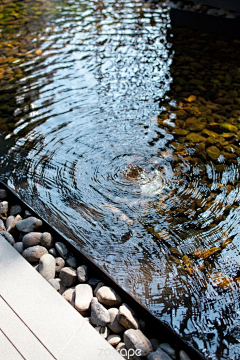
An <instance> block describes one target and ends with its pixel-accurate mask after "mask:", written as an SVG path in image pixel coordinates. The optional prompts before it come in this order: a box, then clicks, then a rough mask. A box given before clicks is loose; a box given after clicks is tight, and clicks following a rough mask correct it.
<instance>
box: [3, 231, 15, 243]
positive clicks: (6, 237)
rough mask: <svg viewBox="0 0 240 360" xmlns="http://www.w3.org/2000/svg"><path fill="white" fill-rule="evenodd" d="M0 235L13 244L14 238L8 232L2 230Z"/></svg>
mask: <svg viewBox="0 0 240 360" xmlns="http://www.w3.org/2000/svg"><path fill="white" fill-rule="evenodd" d="M0 235H1V236H2V237H3V238H4V239H5V240H7V241H8V242H9V244H11V245H14V244H15V240H14V238H13V236H12V235H11V234H10V233H9V232H7V231H4V230H2V231H0Z"/></svg>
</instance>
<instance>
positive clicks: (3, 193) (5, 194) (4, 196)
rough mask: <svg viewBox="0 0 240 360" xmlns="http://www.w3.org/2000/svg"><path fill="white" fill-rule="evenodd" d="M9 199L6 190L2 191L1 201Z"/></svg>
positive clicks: (0, 194)
mask: <svg viewBox="0 0 240 360" xmlns="http://www.w3.org/2000/svg"><path fill="white" fill-rule="evenodd" d="M6 197H7V192H6V190H5V189H0V200H4V199H6Z"/></svg>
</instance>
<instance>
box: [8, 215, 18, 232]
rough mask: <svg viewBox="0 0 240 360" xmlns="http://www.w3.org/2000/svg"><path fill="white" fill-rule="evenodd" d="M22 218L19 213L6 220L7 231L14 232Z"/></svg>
mask: <svg viewBox="0 0 240 360" xmlns="http://www.w3.org/2000/svg"><path fill="white" fill-rule="evenodd" d="M20 220H22V217H21V215H17V216H16V217H15V216H13V215H10V216H9V217H8V218H7V220H6V228H7V231H8V232H10V233H13V232H14V230H15V227H16V224H17V222H18V221H20Z"/></svg>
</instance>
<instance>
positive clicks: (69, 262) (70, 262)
mask: <svg viewBox="0 0 240 360" xmlns="http://www.w3.org/2000/svg"><path fill="white" fill-rule="evenodd" d="M66 263H67V265H68V266H70V267H72V268H74V269H75V268H76V267H77V260H76V259H75V257H74V256H73V255H69V257H68V258H67V259H66Z"/></svg>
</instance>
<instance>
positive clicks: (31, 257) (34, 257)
mask: <svg viewBox="0 0 240 360" xmlns="http://www.w3.org/2000/svg"><path fill="white" fill-rule="evenodd" d="M47 253H48V251H47V249H46V248H45V247H43V246H40V245H36V246H32V247H29V248H27V249H25V250H24V251H23V253H22V256H23V257H24V258H25V259H26V260H27V261H29V262H36V261H39V260H40V259H41V257H42V256H43V255H45V254H47Z"/></svg>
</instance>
